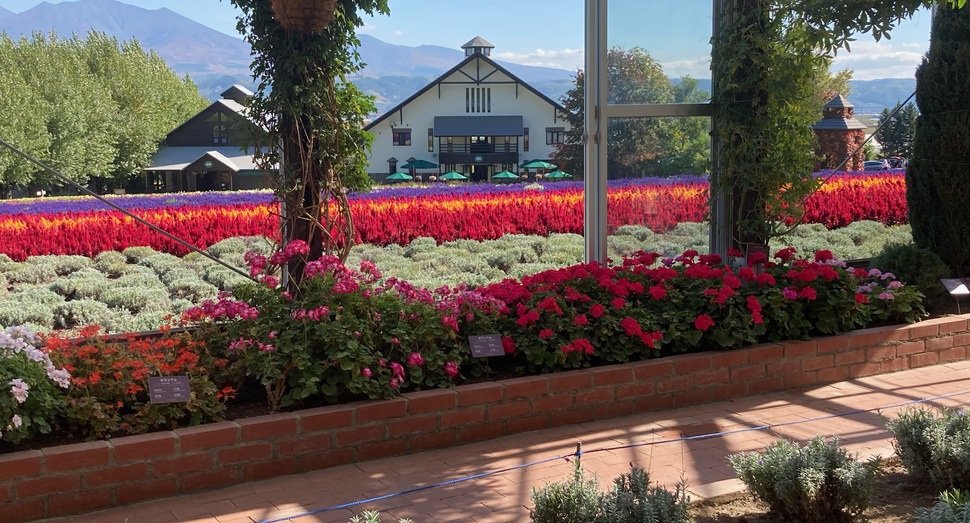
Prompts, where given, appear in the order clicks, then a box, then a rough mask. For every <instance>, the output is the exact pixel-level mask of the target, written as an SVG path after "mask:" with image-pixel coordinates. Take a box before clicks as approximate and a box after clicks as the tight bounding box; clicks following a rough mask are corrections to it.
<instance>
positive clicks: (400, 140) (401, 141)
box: [393, 129, 411, 146]
mask: <svg viewBox="0 0 970 523" xmlns="http://www.w3.org/2000/svg"><path fill="white" fill-rule="evenodd" d="M393 133H394V136H393V140H394V145H401V146H407V145H411V129H394V131H393Z"/></svg>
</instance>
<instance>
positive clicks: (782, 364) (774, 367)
mask: <svg viewBox="0 0 970 523" xmlns="http://www.w3.org/2000/svg"><path fill="white" fill-rule="evenodd" d="M801 371H802V362H801V361H800V360H781V361H774V362H770V363H768V364H766V365H765V375H766V376H788V375H790V374H796V373H799V372H801Z"/></svg>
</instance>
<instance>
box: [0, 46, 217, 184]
mask: <svg viewBox="0 0 970 523" xmlns="http://www.w3.org/2000/svg"><path fill="white" fill-rule="evenodd" d="M0 100H2V101H3V104H2V106H3V107H4V108H5V111H4V112H5V115H4V118H3V119H2V121H0V135H2V136H3V137H4V138H5V139H6V140H7V141H9V142H11V143H12V144H13V145H15V146H18V147H19V148H20V149H22V150H23V151H25V152H27V153H28V154H31V155H32V156H35V157H36V158H38V159H39V160H41V161H42V162H44V163H46V164H47V165H49V166H51V167H52V168H54V169H56V170H58V171H60V172H61V173H63V174H64V175H65V176H67V177H68V178H70V179H72V180H74V181H76V182H78V183H81V184H84V183H87V182H88V180H89V179H91V178H104V179H108V180H112V181H114V182H115V183H118V184H124V183H125V181H126V180H127V179H128V178H129V177H130V176H132V175H136V174H137V173H139V172H140V171H141V169H142V168H144V167H145V166H146V165H147V164H148V161H149V158H150V156H151V154H153V153H154V152H155V150H157V147H158V144H159V142H160V141H161V140H162V139H164V137H165V135H166V133H168V131H170V130H171V129H172V128H174V127H175V126H176V125H177V124H179V123H181V122H182V121H184V120H185V119H187V118H189V117H190V116H192V115H194V114H195V113H197V112H198V111H199V110H201V109H202V108H204V107H205V106H206V104H207V103H208V102H207V101H206V100H205V99H204V98H203V97H201V96H200V95H199V90H198V88H197V87H196V86H195V85H194V84H193V83H192V82H191V80H189V79H188V78H181V79H180V78H178V76H177V75H175V73H174V72H173V71H172V70H171V69H169V68H168V67H167V66H166V65H165V63H164V62H163V61H162V59H161V58H159V57H158V56H157V55H156V54H154V53H146V52H145V51H143V50H142V48H141V46H140V45H139V44H138V42H137V41H135V40H132V41H129V42H123V43H119V42H118V40H117V39H115V38H108V37H107V36H105V35H104V34H102V33H96V32H91V33H89V34H88V36H87V38H85V39H81V38H79V37H77V36H74V37H72V38H70V39H59V38H58V37H57V35H56V34H55V33H50V34H49V35H44V34H41V33H35V34H34V35H32V37H31V38H29V39H28V38H21V39H19V40H17V41H14V40H12V39H10V38H9V37H7V36H6V35H2V36H0ZM8 109H13V110H8ZM13 184H17V185H30V184H53V185H60V184H61V181H60V180H56V179H53V178H52V177H51V175H49V174H48V173H47V172H45V171H44V170H43V169H41V168H39V167H37V166H36V165H33V164H30V163H28V162H26V161H25V160H22V159H20V158H19V157H18V156H16V155H14V154H13V153H11V152H9V151H6V150H4V151H0V195H2V193H5V192H7V191H6V190H7V189H9V187H10V186H11V185H13Z"/></svg>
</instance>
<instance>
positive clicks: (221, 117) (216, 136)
mask: <svg viewBox="0 0 970 523" xmlns="http://www.w3.org/2000/svg"><path fill="white" fill-rule="evenodd" d="M206 121H208V122H209V123H211V124H212V143H213V145H222V144H227V143H229V119H228V117H227V116H226V115H225V114H223V113H215V114H213V115H212V116H210V117H209V118H207V119H206Z"/></svg>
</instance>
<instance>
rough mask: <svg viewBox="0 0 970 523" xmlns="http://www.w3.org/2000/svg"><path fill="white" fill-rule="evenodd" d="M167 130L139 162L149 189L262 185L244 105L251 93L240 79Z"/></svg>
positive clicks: (264, 184) (263, 180) (263, 178)
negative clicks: (143, 163)
mask: <svg viewBox="0 0 970 523" xmlns="http://www.w3.org/2000/svg"><path fill="white" fill-rule="evenodd" d="M220 96H222V98H221V99H219V100H216V101H215V102H213V103H212V104H211V105H209V106H208V107H206V108H205V109H203V110H202V111H200V112H199V114H197V115H195V116H193V117H192V118H190V119H189V120H188V121H186V122H185V123H183V124H182V125H180V126H178V127H176V128H175V129H174V130H173V131H172V132H170V133H168V135H167V136H166V138H165V142H164V144H163V145H162V146H161V147H160V148H159V149H158V152H157V153H155V156H154V157H153V158H152V160H151V163H150V164H149V165H148V167H146V168H145V177H146V181H147V187H148V190H149V191H150V192H177V191H235V190H242V189H261V188H265V187H267V186H268V183H267V179H266V175H265V174H264V173H263V172H262V171H260V170H259V168H258V167H257V166H256V164H255V163H254V161H253V153H254V152H255V149H254V147H253V146H252V145H251V142H252V138H253V134H252V133H253V129H254V126H253V124H252V123H251V122H250V121H249V120H248V119H247V117H246V114H245V112H246V106H247V105H248V103H249V100H250V99H251V98H252V96H253V93H252V92H251V91H249V90H248V89H246V88H245V87H243V86H241V85H234V86H232V87H230V88H229V89H227V90H226V91H225V92H223V93H222V94H221V95H220Z"/></svg>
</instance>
